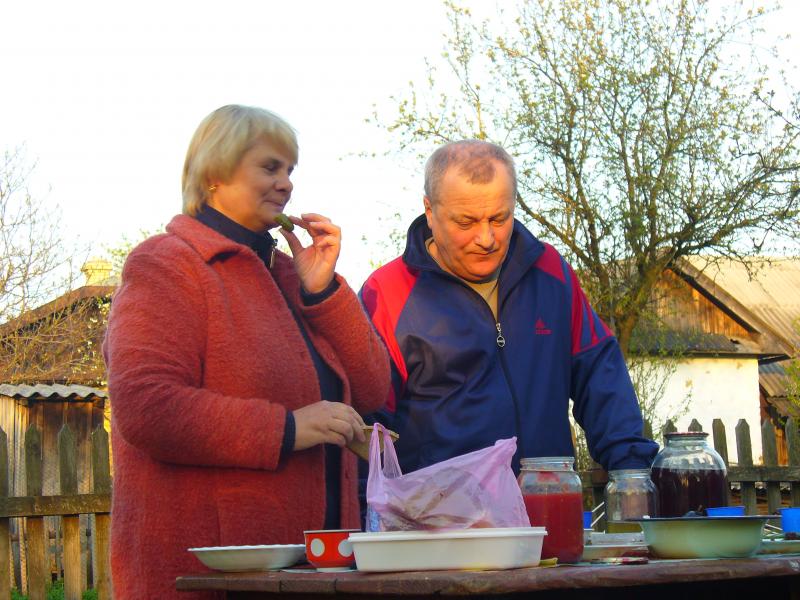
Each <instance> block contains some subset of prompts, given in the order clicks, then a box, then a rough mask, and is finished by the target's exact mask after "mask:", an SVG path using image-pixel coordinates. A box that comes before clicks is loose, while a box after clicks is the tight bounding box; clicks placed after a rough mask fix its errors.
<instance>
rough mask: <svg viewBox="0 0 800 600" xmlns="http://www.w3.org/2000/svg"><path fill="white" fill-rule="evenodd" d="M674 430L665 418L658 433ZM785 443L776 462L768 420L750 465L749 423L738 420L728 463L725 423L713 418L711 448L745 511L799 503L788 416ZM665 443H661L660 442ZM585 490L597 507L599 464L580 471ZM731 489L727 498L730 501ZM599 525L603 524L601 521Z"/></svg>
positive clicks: (796, 444) (796, 448) (798, 465)
mask: <svg viewBox="0 0 800 600" xmlns="http://www.w3.org/2000/svg"><path fill="white" fill-rule="evenodd" d="M673 431H677V429H676V428H675V425H673V423H672V421H667V424H666V425H665V427H664V429H663V430H662V432H661V434H662V435H661V437H662V440H664V439H665V437H664V436H665V434H667V433H670V432H673ZM689 431H703V426H702V425H701V424H700V423H698V422H697V420H696V419H692V422H691V425H689ZM785 431H786V445H787V450H788V465H786V466H779V465H778V450H777V440H776V436H775V429H774V428H773V426H772V424H771V423H770V421H769V420H765V421H764V422H763V423H762V425H761V450H762V458H763V461H762V464H761V465H755V464H753V451H752V445H751V443H750V426H749V425H748V423H747V421H745V420H744V419H741V420H740V421H739V423H738V424H737V425H736V430H735V435H736V453H737V459H738V460H737V461H736V463H734V464H731V463H730V461H729V457H728V437H727V432H726V431H725V425H724V424H723V423H722V421H721V420H720V419H714V421H713V423H712V425H711V432H712V439H713V446H714V449H715V450H716V451H717V452H718V453H719V455H720V456H721V457H722V459H723V460H724V461H725V465H726V467H727V469H728V481H729V482H730V483H731V484H734V486H733V487H736V488H738V489H739V490H740V492H739V493H740V494H741V504H743V505H744V507H745V513H746V514H748V515H755V514H769V515H772V514H776V513H777V511H778V509H779V508H781V506H782V505H783V504H787V505H790V506H800V434H799V433H798V430H797V422H796V421H795V419H794V418H792V417H789V418H788V419H787V420H786V429H785ZM645 435H647V436H648V437H650V439H655V437H653V435H652V430H649V428H648V427H647V426H645ZM664 443H665V442H662V445H663V444H664ZM581 479H582V480H583V487H584V493H585V494H587V495H591V497H592V499H593V506H598V505H599V504H600V503H601V502H602V501H603V491H604V489H605V486H606V483H607V482H608V474H607V473H606V472H605V471H604V470H603V469H602V467H600V466H599V465H594V467H593V468H592V469H590V470H588V471H583V472H581ZM759 483H760V484H762V486H761V488H762V489H763V488H765V489H766V503H765V505H764V503H762V504H761V505H759V503H758V502H757V494H756V484H759ZM781 484H784V487H788V497H787V498H785V499H784V497H783V495H782V494H781ZM730 493H731V492H730V491H729V497H728V499H729V500H730ZM601 525H602V523H601Z"/></svg>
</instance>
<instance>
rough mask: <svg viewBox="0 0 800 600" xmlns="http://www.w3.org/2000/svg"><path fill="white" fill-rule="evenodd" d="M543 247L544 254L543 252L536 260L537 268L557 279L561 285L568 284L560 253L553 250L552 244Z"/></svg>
mask: <svg viewBox="0 0 800 600" xmlns="http://www.w3.org/2000/svg"><path fill="white" fill-rule="evenodd" d="M543 245H544V252H542V255H541V256H540V257H539V258H538V259H537V260H536V268H537V269H541V270H542V271H544V272H545V273H547V274H548V275H550V276H552V277H555V278H556V279H558V280H559V281H560V282H561V283H566V279H564V266H563V264H562V262H561V255H560V254H559V253H558V250H556V249H555V248H553V247H552V246H551V245H550V244H543Z"/></svg>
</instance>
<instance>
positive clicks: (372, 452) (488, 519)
mask: <svg viewBox="0 0 800 600" xmlns="http://www.w3.org/2000/svg"><path fill="white" fill-rule="evenodd" d="M381 435H383V436H385V437H388V433H386V430H385V429H384V428H383V426H382V425H380V424H379V423H376V424H375V425H374V426H373V433H372V436H371V440H370V449H369V479H368V480H367V505H368V518H367V530H368V531H396V530H405V529H417V530H419V529H467V528H473V527H529V526H530V520H529V519H528V513H527V512H526V510H525V504H524V502H523V500H522V492H521V491H520V489H519V485H518V483H517V479H516V477H515V476H514V471H512V470H511V459H512V457H513V456H514V452H516V449H517V438H515V437H513V438H510V439H507V440H499V441H497V442H495V444H494V446H489V447H488V448H483V449H482V450H476V451H475V452H470V453H468V454H462V455H461V456H456V457H453V458H451V459H448V460H445V461H442V462H440V463H436V464H435V465H430V466H428V467H425V468H423V469H420V470H418V471H414V472H412V473H408V474H407V475H403V474H402V472H401V471H400V464H399V463H398V461H397V454H396V453H395V450H394V446H393V444H392V442H391V441H390V440H389V439H386V440H385V443H384V451H383V465H381V449H380V436H381Z"/></svg>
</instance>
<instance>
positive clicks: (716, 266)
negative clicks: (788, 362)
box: [690, 257, 800, 351]
mask: <svg viewBox="0 0 800 600" xmlns="http://www.w3.org/2000/svg"><path fill="white" fill-rule="evenodd" d="M690 262H691V263H692V265H694V266H695V267H696V268H698V269H701V270H702V272H703V274H704V275H705V276H706V277H708V278H710V279H711V280H712V281H714V283H716V285H718V286H719V287H721V288H722V289H724V290H725V291H726V292H728V293H729V294H730V295H731V296H733V297H734V298H736V300H738V301H739V302H740V303H741V304H742V305H743V306H745V307H747V308H748V309H749V310H750V311H751V312H753V313H754V314H755V315H756V316H757V317H758V318H759V319H761V320H762V321H764V323H765V324H766V325H767V326H768V327H769V328H770V330H771V332H772V333H773V334H774V335H777V336H779V337H781V338H783V339H784V340H786V342H788V343H789V344H791V345H792V346H793V347H794V348H795V350H796V351H800V331H798V321H800V259H798V258H760V259H752V260H750V261H749V263H748V264H749V267H750V268H749V270H748V267H746V266H745V265H743V264H742V263H740V262H737V261H733V260H721V261H717V262H715V263H712V264H708V261H706V260H705V259H703V258H702V257H692V258H691V259H690Z"/></svg>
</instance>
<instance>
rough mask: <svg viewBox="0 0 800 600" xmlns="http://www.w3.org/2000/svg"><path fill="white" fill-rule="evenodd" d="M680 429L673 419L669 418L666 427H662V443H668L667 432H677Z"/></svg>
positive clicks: (664, 444)
mask: <svg viewBox="0 0 800 600" xmlns="http://www.w3.org/2000/svg"><path fill="white" fill-rule="evenodd" d="M676 431H678V428H677V427H675V424H674V423H673V422H672V420H671V419H667V422H666V423H664V427H663V428H662V429H661V438H662V440H663V442H662V445H663V446H666V445H667V434H668V433H675V432H676Z"/></svg>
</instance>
